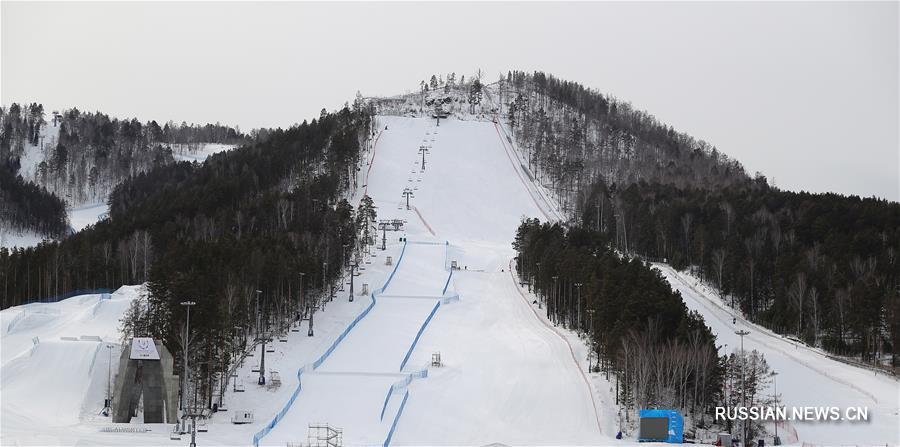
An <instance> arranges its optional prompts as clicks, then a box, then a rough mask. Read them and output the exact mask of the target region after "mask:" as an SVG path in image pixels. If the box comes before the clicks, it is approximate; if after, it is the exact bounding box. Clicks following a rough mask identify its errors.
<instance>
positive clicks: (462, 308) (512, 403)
mask: <svg viewBox="0 0 900 447" xmlns="http://www.w3.org/2000/svg"><path fill="white" fill-rule="evenodd" d="M378 125H379V127H380V130H381V131H382V132H381V134H380V136H379V139H378V143H377V145H376V146H375V149H374V153H373V154H371V157H372V158H371V159H370V163H371V166H370V169H366V170H365V172H366V173H367V177H366V178H365V179H364V181H363V184H364V185H365V186H364V189H365V191H366V192H367V193H368V194H369V195H370V196H371V197H372V198H373V199H374V201H375V203H376V205H377V206H378V218H379V219H403V220H405V221H406V222H407V223H406V227H405V230H406V231H405V236H406V238H407V239H408V241H409V243H408V245H407V247H406V251H405V253H404V255H403V258H402V261H401V263H400V265H399V266H398V268H397V271H396V274H395V276H394V278H393V279H392V282H391V283H390V284H389V285H388V287H387V288H386V289H385V290H384V292H383V293H382V294H376V295H375V299H376V304H375V305H374V307H373V308H372V311H371V312H370V313H369V314H368V315H366V317H365V318H364V319H363V320H361V322H360V323H359V324H358V325H357V326H356V327H355V328H354V329H353V331H352V332H351V333H350V335H349V336H348V337H347V338H345V339H344V340H343V341H342V342H341V344H340V345H339V346H338V348H337V349H336V350H335V351H334V353H333V354H332V355H331V357H330V358H329V359H327V360H326V361H325V362H324V363H323V364H322V365H321V367H319V368H318V369H315V370H313V371H307V372H306V373H305V374H304V378H303V379H301V380H302V381H303V387H304V388H303V391H301V393H300V394H299V396H298V399H297V403H296V404H295V405H294V407H293V409H292V410H290V411H289V412H288V413H287V414H286V416H285V419H284V420H283V421H281V422H280V423H279V425H278V426H277V427H276V428H275V429H274V430H273V431H272V432H271V434H269V435H268V436H267V437H266V438H264V439H263V441H262V442H261V444H262V445H284V442H290V441H294V442H297V441H300V440H303V439H305V432H304V429H305V427H306V426H307V425H308V424H309V423H313V422H328V423H330V424H332V425H336V426H339V427H342V428H343V430H344V432H343V435H344V442H345V443H349V444H373V443H377V444H382V443H384V442H386V441H388V440H390V442H391V443H392V444H395V445H478V444H490V443H495V442H501V443H510V444H525V443H531V444H533V443H535V442H540V443H547V444H568V445H586V444H597V443H608V442H609V440H610V439H611V437H612V436H613V435H614V433H602V432H601V430H600V428H599V427H600V423H599V421H598V418H599V417H600V415H599V414H600V413H601V412H600V411H598V410H596V409H595V403H594V400H593V398H592V390H591V387H590V386H589V385H588V384H587V383H586V382H585V380H584V379H583V378H582V376H581V372H580V371H579V367H580V365H579V364H578V363H577V362H576V361H575V360H574V359H573V354H572V353H571V351H570V348H569V347H568V345H567V344H566V341H565V340H564V339H562V338H561V337H560V336H559V335H557V334H556V333H554V332H553V331H552V330H549V329H548V328H547V327H546V326H544V324H543V323H542V322H541V320H540V319H539V318H538V317H537V316H536V315H535V314H534V313H533V312H532V310H531V309H530V308H529V304H528V303H527V301H525V300H524V299H523V297H522V296H521V295H520V294H519V291H518V290H517V289H516V284H515V283H514V282H513V281H512V278H511V276H510V274H509V272H508V271H507V269H508V265H509V260H510V258H511V257H512V256H513V255H514V252H513V250H512V247H511V245H510V241H511V240H512V237H513V235H514V233H515V229H516V228H517V227H518V225H519V223H520V221H521V219H522V218H523V217H540V218H542V219H546V218H547V212H546V211H545V209H549V207H548V206H547V204H546V203H542V202H541V199H540V196H539V195H537V194H535V191H533V190H531V189H530V188H532V186H531V185H529V184H528V183H527V182H525V181H524V178H523V177H522V173H521V172H520V171H519V170H520V169H521V167H520V166H517V164H516V163H515V162H514V158H513V157H512V156H511V155H510V152H509V151H511V148H510V147H508V146H506V145H505V144H503V140H502V139H501V137H500V134H499V132H498V129H497V128H496V127H495V125H494V124H493V123H490V122H483V121H457V120H448V121H443V122H442V123H441V125H440V127H435V123H434V121H433V120H429V119H416V118H400V117H378ZM385 127H386V128H385ZM423 145H425V146H430V147H429V148H428V149H429V152H428V153H427V154H426V155H425V169H424V171H423V169H422V166H421V164H422V155H421V153H420V152H419V149H420V147H421V146H423ZM405 188H409V189H410V190H412V191H413V194H414V197H412V198H411V199H410V209H407V208H406V203H405V200H404V198H403V196H402V193H403V190H404V189H405ZM391 236H393V237H395V235H394V234H392V235H391ZM449 261H456V262H457V263H458V265H459V267H460V269H461V270H456V271H453V275H452V277H450V276H449V275H450V271H449V270H448V268H447V267H448V266H449ZM445 289H446V290H445ZM442 295H443V296H444V297H447V296H451V295H452V296H453V297H455V296H456V295H458V301H456V300H452V301H444V300H441V301H443V302H446V304H441V305H438V303H439V301H438V300H440V299H441V296H442ZM429 311H431V313H429ZM429 315H431V318H430V319H429ZM417 329H420V332H419V333H417ZM405 350H406V351H407V352H409V359H408V361H407V363H406V367H405V368H404V369H402V370H401V368H400V354H401V353H403V351H405ZM435 352H440V353H441V357H442V359H443V361H444V364H445V366H442V367H429V366H428V365H429V364H430V360H431V356H432V354H433V353H435ZM422 368H427V371H428V372H427V374H428V376H427V377H425V378H417V379H414V380H412V381H411V383H410V384H409V385H408V389H407V390H405V391H402V396H401V395H400V393H398V394H397V395H394V396H392V395H391V394H389V392H388V391H387V390H388V389H389V388H390V385H391V383H396V381H398V379H402V378H403V377H404V376H403V375H396V374H397V373H400V372H405V373H413V372H415V371H419V370H421V369H422ZM379 387H381V388H382V389H381V393H378V391H379V390H378V389H379ZM329 390H331V391H329ZM342 390H343V391H342ZM407 392H408V394H406V393H407ZM386 393H388V394H387V400H386V401H385V398H386ZM348 394H349V395H351V396H348ZM385 402H386V403H385ZM385 405H386V407H384V418H383V420H382V418H381V411H380V409H381V408H382V407H383V406H385ZM404 408H405V410H404ZM373 410H375V411H373ZM608 413H609V414H603V417H605V418H609V417H612V412H608ZM388 422H391V425H390V426H389V424H388ZM386 434H389V436H390V439H388V437H387V436H385V435H386Z"/></svg>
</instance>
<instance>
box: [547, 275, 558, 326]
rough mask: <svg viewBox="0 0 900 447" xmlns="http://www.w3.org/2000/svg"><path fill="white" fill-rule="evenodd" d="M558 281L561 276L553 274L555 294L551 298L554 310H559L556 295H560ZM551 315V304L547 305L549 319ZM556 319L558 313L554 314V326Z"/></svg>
mask: <svg viewBox="0 0 900 447" xmlns="http://www.w3.org/2000/svg"><path fill="white" fill-rule="evenodd" d="M558 281H559V276H553V295H552V296H551V297H550V299H551V300H552V301H553V311H554V312H559V309H557V308H556V305H557V304H558V303H557V302H556V297H557V296H559V288H558V287H557V284H558ZM550 315H551V314H550V306H549V305H548V306H547V319H548V320H550V319H551V318H550ZM555 320H556V314H554V318H553V325H554V326H556V321H555Z"/></svg>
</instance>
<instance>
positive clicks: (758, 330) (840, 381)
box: [653, 263, 878, 403]
mask: <svg viewBox="0 0 900 447" xmlns="http://www.w3.org/2000/svg"><path fill="white" fill-rule="evenodd" d="M653 265H654V266H656V267H657V268H659V269H661V270H662V269H663V268H665V269H667V270H669V271H670V272H671V273H672V276H674V277H675V278H677V279H678V281H679V282H681V283H682V284H684V285H685V287H688V288H689V289H691V290H692V291H694V293H696V294H697V295H698V296H700V297H701V299H698V300H696V301H697V302H698V303H700V305H701V306H703V307H704V308H705V309H706V310H707V311H709V312H710V313H712V314H713V315H714V316H715V317H716V319H717V320H719V321H720V322H722V324H724V325H726V327H727V326H728V325H729V324H730V323H728V322H727V321H726V320H725V319H723V318H722V317H721V316H720V315H719V313H718V312H716V311H715V310H713V309H712V308H711V307H710V306H711V305H713V304H712V303H704V302H703V301H705V300H706V299H705V298H702V297H704V296H705V295H703V293H701V292H700V291H699V290H697V288H695V287H694V286H692V285H691V284H690V283H688V282H687V281H685V280H684V278H682V277H681V275H679V274H678V273H677V272H675V271H674V269H673V268H672V267H670V266H668V265H666V264H659V263H655V264H653ZM682 300H684V298H682ZM737 318H740V319H741V322H742V323H744V324H745V325H747V326H752V327H754V329H756V331H754V333H758V334H762V335H767V336H769V337H771V338H773V339H775V340H781V339H780V338H778V337H776V336H775V335H773V334H771V333H769V332H768V331H767V330H765V329H764V328H760V327H758V326H756V325H755V324H753V323H751V322H748V321H747V320H745V319H744V317H742V316H737ZM748 339H749V340H750V341H755V342H757V343H758V344H760V345H762V346H765V347H767V348H769V349H772V350H774V351H778V352H780V353H781V354H782V355H784V356H785V357H787V358H789V359H791V360H793V361H795V362H797V363H798V364H800V365H803V366H805V367H807V368H808V369H810V370H811V371H815V372H817V373H819V374H820V375H822V376H823V377H825V378H828V379H831V380H832V381H834V382H836V383H838V384H840V385H844V386H848V387H850V388H853V389H854V390H856V391H858V392H859V393H860V394H862V395H864V396H866V397H868V398H869V399H872V400H873V401H874V402H876V403H878V398H877V397H875V395H874V394H872V393H870V392H868V391H866V390H864V389H862V388H860V387H858V386H856V385H854V384H853V383H851V382H849V381H846V380H843V379H840V378H837V377H834V376H832V375H830V374H828V373H827V372H825V371H822V370H820V369H818V368H814V367H812V366H811V365H809V363H807V362H804V361H803V360H801V359H799V358H797V357H796V356H794V355H792V354H791V353H789V352H788V351H785V350H784V349H781V348H779V347H777V346H775V345H773V344H769V343H766V342H764V341H762V340H760V339H758V338H756V339H753V338H749V337H748ZM809 351H810V352H815V351H811V350H809Z"/></svg>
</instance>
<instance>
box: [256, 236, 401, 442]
mask: <svg viewBox="0 0 900 447" xmlns="http://www.w3.org/2000/svg"><path fill="white" fill-rule="evenodd" d="M405 252H406V242H404V243H403V248H402V249H401V250H400V257H399V258H397V262H396V263H395V264H394V269H393V270H391V274H390V275H389V276H388V279H387V281H385V282H384V285H383V286H381V287H380V288H378V289H376V290H374V291H373V292H372V293H371V294H370V295H369V297H370V298H371V300H372V302H371V303H369V305H368V306H366V308H365V310H363V311H362V312H361V313H360V314H359V315H357V316H356V318H354V319H353V321H352V322H351V323H350V324H349V325H348V326H347V327H346V328H345V329H344V331H343V332H341V335H340V336H338V338H337V339H336V340H335V341H334V343H332V344H331V346H329V347H328V349H327V350H325V352H324V353H323V354H322V355H321V356H319V358H318V359H317V360H316V361H315V362H313V364H312V367H313V369H317V368H318V367H319V366H321V365H322V362H324V361H325V359H327V358H328V356H330V355H331V353H332V352H334V350H335V349H336V348H337V346H338V344H340V342H341V341H343V340H344V338H345V337H347V334H349V333H350V331H351V330H352V329H353V328H354V327H356V324H357V323H359V322H360V320H362V319H363V318H364V317H365V316H366V315H368V313H369V311H370V310H372V307H374V306H375V302H376V301H375V295H376V294H381V293H383V292H384V290H385V289H387V287H388V285H389V284H390V283H391V280H392V279H394V274H395V273H397V268H398V267H400V262H402V261H403V254H404V253H405ZM305 370H306V367H305V366H304V367H302V368H300V369H299V370H297V388H296V389H295V390H294V393H293V394H292V395H291V398H290V399H288V401H287V403H285V405H284V407H282V409H281V411H279V412H278V414H276V415H275V417H274V418H272V420H271V421H270V422H269V423H268V424H266V426H265V427H263V428H262V430H260V431H258V432H257V433H256V434H255V435H253V445H254V446H255V447H259V441H261V440H262V438H264V437H266V435H268V434H269V432H271V431H272V429H274V428H275V426H276V425H278V422H280V421H281V420H282V419H284V416H285V415H286V414H287V412H288V411H290V409H291V407H292V406H293V405H294V402H295V401H296V400H297V396H298V395H299V394H300V389H301V388H302V383H301V382H302V381H301V376H302V375H303V372H304V371H305ZM404 403H405V400H404ZM401 410H402V407H401ZM396 423H397V422H396V421H394V425H396ZM389 437H390V435H389Z"/></svg>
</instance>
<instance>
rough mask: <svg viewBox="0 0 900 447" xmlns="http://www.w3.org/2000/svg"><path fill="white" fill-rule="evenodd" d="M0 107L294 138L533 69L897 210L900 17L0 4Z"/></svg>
mask: <svg viewBox="0 0 900 447" xmlns="http://www.w3.org/2000/svg"><path fill="white" fill-rule="evenodd" d="M0 16H2V20H0V21H2V30H0V31H2V32H0V34H2V45H0V46H2V48H0V56H2V57H0V65H2V66H0V100H2V103H3V105H8V104H9V103H10V102H13V101H19V102H23V101H37V102H41V103H43V104H44V105H45V107H47V108H51V109H52V108H67V107H72V106H77V107H79V108H81V109H86V110H101V111H103V112H105V113H109V114H111V115H114V116H117V117H137V118H138V119H140V120H141V121H146V120H150V119H155V120H157V121H168V120H169V119H172V120H175V121H177V122H180V121H188V122H200V123H205V122H216V121H220V122H222V123H227V124H237V125H240V126H241V128H243V129H245V130H248V129H250V128H253V127H275V126H288V125H290V124H292V123H295V122H300V121H302V120H304V119H309V118H312V117H315V116H317V115H318V111H319V110H320V109H321V108H323V107H324V108H327V109H329V110H332V109H336V108H338V107H340V106H341V105H342V104H343V103H344V102H345V101H348V100H352V98H353V96H354V95H355V93H356V91H357V90H360V91H361V92H362V93H363V94H364V95H390V94H395V93H400V92H404V91H407V90H411V89H415V88H416V87H417V85H418V82H419V80H422V79H427V78H428V77H430V75H431V74H432V73H444V74H445V73H449V72H456V73H458V74H470V73H473V72H474V71H475V70H476V69H478V68H481V69H482V70H483V71H484V72H486V73H487V74H488V76H487V79H488V80H495V79H496V78H497V77H498V76H499V74H500V73H506V71H507V70H509V69H521V70H527V71H530V70H536V69H538V70H544V71H547V72H549V73H553V74H554V75H556V76H558V77H561V78H564V79H569V80H573V81H578V82H580V83H582V84H585V85H587V86H589V87H593V88H596V89H598V90H600V91H601V92H604V93H608V94H611V95H613V96H615V97H617V98H620V99H623V100H628V101H630V102H632V103H633V104H634V105H635V106H636V107H637V108H640V109H644V110H647V111H649V112H650V113H652V114H654V115H655V116H656V117H657V118H659V119H660V120H661V121H663V122H666V123H669V124H671V125H673V126H674V127H675V128H676V129H678V130H681V131H684V132H687V133H689V134H691V135H693V136H695V137H697V138H701V139H704V140H707V141H709V142H710V143H712V144H714V145H716V146H717V147H718V148H719V149H720V150H722V151H724V152H725V153H727V154H729V155H730V156H733V157H735V158H737V159H738V160H740V161H741V162H743V163H744V165H745V167H746V168H747V170H748V171H750V172H751V173H752V172H755V171H760V172H762V173H763V174H765V175H766V176H767V177H768V178H769V179H770V180H774V181H775V183H776V184H777V186H779V187H781V188H786V189H792V190H801V189H802V190H808V191H816V192H818V191H836V192H841V193H848V194H859V195H863V196H871V195H876V196H879V197H885V198H889V199H891V200H895V201H896V200H898V199H900V183H898V166H900V159H898V82H900V81H898V18H900V17H898V3H897V2H883V3H867V4H864V3H856V2H854V3H818V2H817V3H812V2H804V3H764V2H756V3H733V2H728V3H712V2H701V3H552V4H550V3H524V4H517V3H493V4H484V3H428V4H418V3H362V4H360V3H338V4H333V3H332V4H320V3H266V4H260V3H252V4H251V3H217V2H206V3H154V4H145V3H13V2H8V1H4V2H2V4H0Z"/></svg>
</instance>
